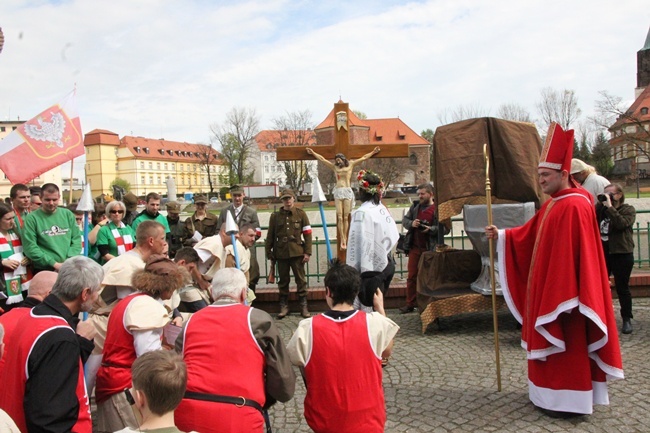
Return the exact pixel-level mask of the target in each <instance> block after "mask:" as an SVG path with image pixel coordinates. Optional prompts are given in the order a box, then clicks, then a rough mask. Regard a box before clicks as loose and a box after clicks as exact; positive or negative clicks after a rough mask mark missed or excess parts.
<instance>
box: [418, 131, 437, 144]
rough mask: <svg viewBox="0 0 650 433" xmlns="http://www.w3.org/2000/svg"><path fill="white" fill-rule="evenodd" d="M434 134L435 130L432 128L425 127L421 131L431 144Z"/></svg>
mask: <svg viewBox="0 0 650 433" xmlns="http://www.w3.org/2000/svg"><path fill="white" fill-rule="evenodd" d="M433 134H434V132H433V129H431V128H427V129H424V130H422V132H421V133H420V135H421V136H422V138H424V139H425V140H427V141H428V142H429V143H431V144H433Z"/></svg>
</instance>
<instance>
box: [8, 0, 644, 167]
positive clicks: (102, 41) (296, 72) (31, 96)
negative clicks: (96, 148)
mask: <svg viewBox="0 0 650 433" xmlns="http://www.w3.org/2000/svg"><path fill="white" fill-rule="evenodd" d="M0 27H2V30H3V33H4V36H5V43H4V49H3V51H2V52H1V53H0V120H15V119H17V118H18V117H20V119H22V120H28V119H29V118H32V117H34V116H35V115H37V114H38V113H40V112H41V111H43V110H44V109H46V108H47V107H49V106H51V105H52V104H54V103H56V102H58V101H59V100H61V99H63V98H64V97H65V95H66V94H68V93H69V92H70V91H71V90H72V89H73V88H74V87H75V86H76V89H77V102H78V109H79V113H80V118H81V126H82V129H83V131H84V132H89V131H91V130H93V129H107V130H110V131H113V132H115V133H117V134H118V135H119V136H120V137H122V136H124V135H134V136H143V137H148V138H165V139H167V140H174V141H185V142H189V143H208V142H209V141H210V134H211V133H210V125H213V124H215V123H217V124H218V123H221V122H223V121H224V119H225V116H226V113H227V112H228V111H230V110H231V109H232V108H233V107H245V108H254V109H255V110H256V112H257V114H258V115H259V117H260V127H261V128H262V129H271V128H272V127H273V119H274V118H277V117H280V116H283V115H285V114H286V113H290V112H295V111H302V110H309V111H311V113H312V116H313V117H312V120H313V124H314V126H315V125H317V124H318V123H320V122H321V121H322V120H323V119H324V118H325V117H326V116H327V114H328V113H329V112H330V110H331V109H332V108H333V104H334V103H335V102H337V101H338V100H339V99H342V100H343V101H345V102H349V104H350V108H351V109H352V110H359V111H362V112H364V113H365V114H366V115H367V116H368V118H390V117H400V118H401V119H402V120H403V121H404V122H405V123H406V124H407V125H409V126H410V127H411V128H412V129H413V130H415V131H416V132H418V133H419V132H421V131H422V130H424V129H427V128H431V129H435V128H436V127H437V126H439V125H441V124H442V123H443V122H444V118H445V113H449V112H451V111H453V110H455V109H457V108H458V107H461V106H462V107H472V108H473V109H480V111H481V112H482V114H483V115H496V112H497V109H498V107H499V106H500V105H501V104H505V103H514V104H518V105H520V106H522V107H524V108H525V109H527V110H528V111H529V112H530V114H531V117H532V118H533V119H539V118H540V115H539V113H538V112H537V110H536V108H535V104H536V103H537V102H539V100H540V91H541V90H542V89H543V88H547V87H550V88H553V89H557V90H564V89H568V90H573V91H575V94H576V96H577V98H578V104H579V107H580V108H581V110H582V116H581V119H586V118H587V117H588V116H590V115H591V114H592V113H593V107H594V103H595V101H596V100H598V99H599V98H600V95H599V92H600V91H607V92H609V93H610V94H612V95H615V96H620V97H622V98H623V99H624V100H625V101H627V102H629V103H631V102H632V101H633V99H634V88H635V86H636V52H637V51H638V50H640V49H641V48H642V47H643V44H644V42H645V39H646V36H647V34H648V31H649V29H650V8H648V3H647V0H625V1H619V2H613V1H611V0H588V1H587V0H573V1H556V0H526V1H510V0H490V1H481V0H430V1H425V0H422V1H410V2H409V1H398V0H374V1H371V0H355V1H349V0H348V1H339V0H329V1H307V0H305V1H300V0H295V1H283V0H251V1H214V0H183V1H180V0H179V1H176V0H111V1H99V0H50V1H47V0H23V1H20V0H2V1H0ZM67 170H68V172H69V168H67Z"/></svg>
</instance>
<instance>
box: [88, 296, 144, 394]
mask: <svg viewBox="0 0 650 433" xmlns="http://www.w3.org/2000/svg"><path fill="white" fill-rule="evenodd" d="M138 296H147V295H146V294H144V293H134V294H132V295H129V296H127V297H126V298H124V299H122V300H121V301H120V302H118V303H117V305H115V308H113V311H111V315H110V316H109V317H108V327H107V328H106V341H105V342H104V352H103V358H102V365H101V367H99V371H97V386H96V388H95V397H96V399H97V402H98V403H102V402H104V401H106V400H107V399H108V398H109V397H110V396H112V395H113V394H117V393H119V392H122V391H124V390H125V389H129V388H131V366H132V365H133V363H134V362H135V360H136V358H137V356H136V354H135V346H134V345H133V335H132V334H131V333H130V332H129V331H128V330H127V329H126V327H125V326H124V313H126V308H127V307H128V306H129V304H130V303H131V301H133V300H134V299H135V298H137V297H138Z"/></svg>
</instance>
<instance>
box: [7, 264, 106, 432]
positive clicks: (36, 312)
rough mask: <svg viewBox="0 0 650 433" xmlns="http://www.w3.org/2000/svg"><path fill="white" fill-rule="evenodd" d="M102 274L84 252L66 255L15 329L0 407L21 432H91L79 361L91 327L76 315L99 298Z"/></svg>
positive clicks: (89, 339)
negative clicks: (45, 290)
mask: <svg viewBox="0 0 650 433" xmlns="http://www.w3.org/2000/svg"><path fill="white" fill-rule="evenodd" d="M102 276H103V272H102V268H101V266H99V265H98V264H97V263H95V262H94V261H93V260H91V259H89V258H87V257H83V256H76V257H72V258H70V259H68V260H66V261H65V262H64V263H63V264H62V265H61V268H60V269H59V276H58V278H57V280H56V283H55V284H54V287H52V293H51V294H50V295H49V296H48V297H46V298H45V299H44V300H43V302H42V303H41V304H40V305H37V306H36V307H34V308H33V309H32V310H31V313H30V314H29V316H27V317H25V318H24V319H23V321H22V323H21V325H22V326H20V327H19V328H18V329H16V330H15V331H14V334H15V335H14V336H13V337H12V341H14V342H16V344H12V347H11V350H10V351H9V353H7V355H8V356H7V359H6V363H5V366H4V368H5V369H6V370H7V371H8V372H13V374H7V375H5V376H4V383H3V384H2V386H3V388H2V392H1V393H0V408H2V409H4V410H5V411H6V412H7V413H8V414H9V416H11V418H12V419H13V420H14V421H15V422H16V424H17V425H18V426H19V427H20V430H21V431H23V432H26V431H74V432H79V433H92V421H91V419H90V404H89V401H88V395H87V393H86V384H85V381H84V376H83V361H85V359H86V358H87V357H88V355H90V352H92V350H93V342H92V338H93V336H94V332H95V331H94V328H93V327H92V325H90V324H88V323H87V322H81V323H79V319H78V318H77V316H78V314H79V313H80V312H82V311H88V310H90V307H91V305H92V304H93V302H95V300H96V299H97V296H98V291H99V286H100V284H101V281H102ZM75 331H76V333H75Z"/></svg>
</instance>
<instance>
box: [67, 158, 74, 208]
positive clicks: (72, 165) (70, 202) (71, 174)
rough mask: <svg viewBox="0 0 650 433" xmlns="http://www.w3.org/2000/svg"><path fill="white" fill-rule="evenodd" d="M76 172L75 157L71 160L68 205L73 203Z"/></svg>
mask: <svg viewBox="0 0 650 433" xmlns="http://www.w3.org/2000/svg"><path fill="white" fill-rule="evenodd" d="M73 173H74V158H72V159H71V160H70V194H68V205H71V204H72V176H73Z"/></svg>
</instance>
